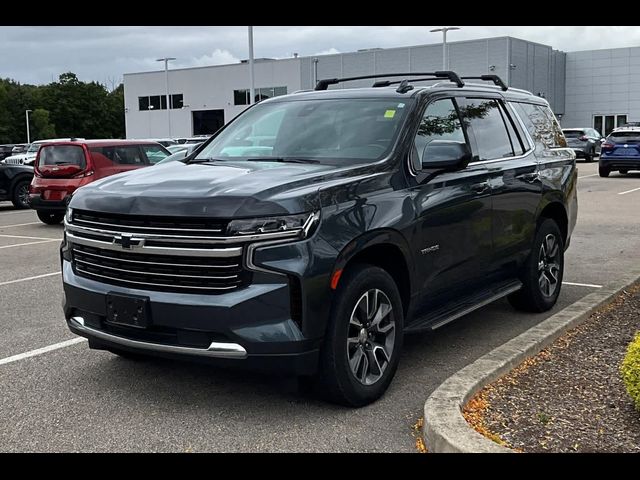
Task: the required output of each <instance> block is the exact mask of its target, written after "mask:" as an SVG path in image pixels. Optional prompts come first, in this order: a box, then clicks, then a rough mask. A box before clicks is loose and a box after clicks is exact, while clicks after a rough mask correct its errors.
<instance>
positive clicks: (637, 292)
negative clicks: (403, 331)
mask: <svg viewBox="0 0 640 480" xmlns="http://www.w3.org/2000/svg"><path fill="white" fill-rule="evenodd" d="M639 330H640V285H636V286H634V287H632V288H629V289H627V290H626V291H625V292H624V293H622V294H621V295H620V296H618V297H617V298H616V299H615V300H614V301H613V302H612V303H611V304H609V305H607V306H605V307H603V308H602V309H600V310H599V311H598V312H596V313H594V314H593V315H592V316H591V317H590V318H589V319H588V320H587V321H586V322H584V323H583V324H581V325H580V326H578V327H576V328H575V329H573V330H571V331H569V332H568V333H567V334H565V335H564V336H562V337H560V338H559V339H558V340H556V341H555V342H554V343H553V344H552V345H551V346H550V347H548V348H547V349H545V350H543V351H542V352H541V353H540V354H538V355H537V356H535V357H533V358H531V359H528V360H527V361H525V362H524V363H523V364H522V365H520V366H519V367H518V368H516V369H515V370H513V371H512V372H511V373H509V374H507V375H506V376H504V377H502V378H501V379H499V380H498V381H496V382H495V383H493V384H491V385H488V386H487V387H485V388H484V389H483V390H482V391H480V392H479V393H478V394H477V395H476V396H475V397H474V398H473V399H472V400H471V401H470V402H469V403H468V404H467V406H466V407H465V410H464V412H463V414H464V416H465V418H466V419H467V421H468V422H469V423H470V424H471V425H472V426H473V427H474V428H475V429H476V430H478V431H479V432H480V433H482V434H483V435H485V436H487V437H489V438H491V439H492V440H494V441H496V442H498V443H501V444H503V445H505V446H508V447H511V448H513V449H515V450H517V451H522V452H635V453H638V452H640V413H639V412H638V411H637V410H635V409H634V407H633V403H632V401H631V399H630V398H629V396H628V395H627V392H626V390H625V388H624V385H623V383H622V380H621V378H620V373H619V366H620V363H621V362H622V359H623V357H624V354H625V352H626V349H627V346H628V344H629V343H630V342H631V340H632V339H633V337H634V335H635V334H636V332H638V331H639Z"/></svg>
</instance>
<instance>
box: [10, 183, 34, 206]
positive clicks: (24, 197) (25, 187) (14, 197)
mask: <svg viewBox="0 0 640 480" xmlns="http://www.w3.org/2000/svg"><path fill="white" fill-rule="evenodd" d="M30 184H31V180H20V181H19V182H17V183H16V184H15V185H14V186H13V192H12V193H11V203H13V206H14V207H16V208H29V185H30Z"/></svg>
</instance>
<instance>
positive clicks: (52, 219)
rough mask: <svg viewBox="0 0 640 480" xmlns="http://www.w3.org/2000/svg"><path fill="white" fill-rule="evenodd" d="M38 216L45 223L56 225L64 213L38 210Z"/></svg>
mask: <svg viewBox="0 0 640 480" xmlns="http://www.w3.org/2000/svg"><path fill="white" fill-rule="evenodd" d="M38 218H39V219H40V220H41V221H42V222H43V223H46V224H47V225H58V224H59V223H60V222H61V221H62V219H64V213H60V212H44V211H42V210H38Z"/></svg>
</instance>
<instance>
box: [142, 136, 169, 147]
mask: <svg viewBox="0 0 640 480" xmlns="http://www.w3.org/2000/svg"><path fill="white" fill-rule="evenodd" d="M138 140H139V141H145V142H156V143H159V144H160V145H162V146H163V147H168V146H170V145H176V144H177V143H178V142H176V141H175V140H174V139H173V138H142V139H138Z"/></svg>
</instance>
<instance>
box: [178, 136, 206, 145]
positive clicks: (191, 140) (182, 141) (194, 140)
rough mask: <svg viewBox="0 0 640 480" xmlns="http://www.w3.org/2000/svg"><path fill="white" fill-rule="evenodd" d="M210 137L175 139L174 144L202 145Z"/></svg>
mask: <svg viewBox="0 0 640 480" xmlns="http://www.w3.org/2000/svg"><path fill="white" fill-rule="evenodd" d="M210 137H211V135H195V136H193V137H182V138H176V142H178V144H179V145H184V144H188V143H202V142H204V141H205V140H207V139H209V138H210Z"/></svg>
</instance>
